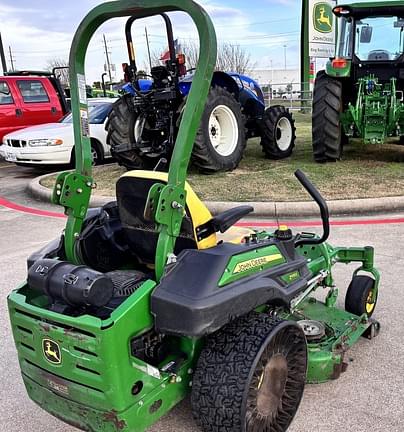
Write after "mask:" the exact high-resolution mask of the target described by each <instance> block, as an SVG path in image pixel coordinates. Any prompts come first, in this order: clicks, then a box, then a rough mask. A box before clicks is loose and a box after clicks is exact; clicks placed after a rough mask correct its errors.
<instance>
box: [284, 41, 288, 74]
mask: <svg viewBox="0 0 404 432" xmlns="http://www.w3.org/2000/svg"><path fill="white" fill-rule="evenodd" d="M287 47H288V46H287V45H284V46H283V56H284V59H285V70H286V48H287Z"/></svg>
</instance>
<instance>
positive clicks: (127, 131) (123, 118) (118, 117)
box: [105, 94, 143, 170]
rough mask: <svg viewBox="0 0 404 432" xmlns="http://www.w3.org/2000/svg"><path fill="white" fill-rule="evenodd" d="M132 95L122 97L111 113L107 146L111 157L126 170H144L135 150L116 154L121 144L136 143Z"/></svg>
mask: <svg viewBox="0 0 404 432" xmlns="http://www.w3.org/2000/svg"><path fill="white" fill-rule="evenodd" d="M130 98H131V95H129V94H126V95H124V96H122V97H120V98H119V99H118V100H117V101H116V102H115V103H114V104H113V106H112V110H111V113H110V114H109V117H108V122H107V124H106V126H105V128H106V129H107V131H108V134H107V144H109V145H110V146H111V155H112V157H114V158H115V160H116V161H117V162H118V163H119V165H122V166H124V167H125V168H126V169H128V170H131V169H141V168H143V163H142V159H141V158H140V157H139V156H138V154H137V153H136V151H135V150H128V151H125V152H116V151H115V149H116V147H117V146H118V145H120V144H129V143H134V142H135V131H134V129H135V122H136V117H137V116H136V113H135V112H134V111H133V110H132V109H131V108H130V102H129V99H130Z"/></svg>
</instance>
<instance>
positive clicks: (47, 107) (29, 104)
mask: <svg viewBox="0 0 404 432" xmlns="http://www.w3.org/2000/svg"><path fill="white" fill-rule="evenodd" d="M16 86H17V89H18V92H19V94H20V96H21V99H22V110H23V121H24V127H27V126H33V125H38V124H42V123H53V122H57V121H58V120H59V119H60V115H58V109H57V107H54V106H53V104H52V102H51V100H53V98H52V96H53V95H52V94H51V88H49V87H48V86H47V85H46V81H45V80H42V79H39V78H18V79H16ZM59 114H60V113H59Z"/></svg>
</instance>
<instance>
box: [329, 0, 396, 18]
mask: <svg viewBox="0 0 404 432" xmlns="http://www.w3.org/2000/svg"><path fill="white" fill-rule="evenodd" d="M334 14H335V15H336V16H338V17H340V16H345V17H348V16H351V17H353V18H355V19H361V18H366V17H371V16H399V17H404V4H403V2H402V1H392V2H384V1H383V2H380V1H379V2H369V3H352V4H347V5H338V6H336V7H335V8H334Z"/></svg>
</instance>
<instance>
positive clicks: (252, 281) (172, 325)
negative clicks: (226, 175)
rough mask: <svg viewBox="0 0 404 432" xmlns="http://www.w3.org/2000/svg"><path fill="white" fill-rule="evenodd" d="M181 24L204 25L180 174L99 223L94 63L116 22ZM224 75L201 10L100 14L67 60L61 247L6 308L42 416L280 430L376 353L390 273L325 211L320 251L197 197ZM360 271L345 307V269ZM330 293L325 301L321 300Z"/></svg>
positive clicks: (49, 249) (181, 4)
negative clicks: (332, 235) (156, 19)
mask: <svg viewBox="0 0 404 432" xmlns="http://www.w3.org/2000/svg"><path fill="white" fill-rule="evenodd" d="M174 10H180V11H184V12H186V13H188V14H189V15H190V16H191V18H192V19H193V21H194V22H195V24H196V27H197V29H198V32H199V38H200V50H201V53H203V55H201V56H200V61H199V64H198V68H197V71H196V76H195V79H194V81H193V84H192V88H191V92H190V94H189V97H188V100H187V104H186V108H185V112H184V115H183V117H182V121H181V125H180V130H179V134H178V136H177V139H176V143H175V148H174V153H173V157H172V160H171V163H170V167H169V172H168V173H162V172H157V171H154V172H148V171H131V172H128V173H126V174H124V175H123V176H122V177H121V178H120V179H119V180H118V182H117V185H116V195H117V201H116V202H112V203H110V204H108V205H105V206H104V207H102V208H98V209H91V210H88V205H89V198H90V195H91V190H92V188H93V187H94V182H93V178H92V176H91V145H90V139H89V136H88V135H89V133H88V120H87V118H88V117H87V102H86V91H85V77H84V59H85V54H86V50H87V47H88V43H89V41H90V39H91V36H92V35H93V34H94V32H95V31H96V29H97V28H98V27H99V26H100V25H101V24H102V23H103V22H105V21H106V20H108V19H110V18H113V17H118V16H125V15H126V16H134V15H136V16H139V17H146V16H151V15H155V14H160V13H163V12H169V11H174ZM215 60H216V36H215V32H214V29H213V26H212V22H211V20H210V19H209V17H208V15H207V14H206V12H205V11H204V10H203V9H202V8H201V7H200V6H199V5H198V4H196V3H194V2H193V1H191V0H186V1H185V0H120V1H114V2H109V3H105V4H102V5H100V6H98V7H96V8H95V9H93V10H92V11H91V12H90V13H89V14H88V15H87V17H86V18H85V19H84V20H83V22H82V23H81V24H80V26H79V28H78V30H77V32H76V34H75V37H74V39H73V44H72V48H71V54H70V76H71V90H72V92H71V96H72V110H73V119H74V133H75V144H76V145H75V151H76V169H75V171H74V172H65V173H62V174H60V175H59V176H58V178H57V181H56V185H55V189H54V194H53V201H54V202H55V203H58V204H60V205H62V206H64V207H65V211H66V215H67V216H68V219H67V224H66V229H65V231H64V233H63V235H62V236H61V237H60V238H59V239H57V240H55V241H54V242H52V243H50V244H49V245H47V246H46V247H44V248H43V249H42V250H40V251H38V252H37V253H35V254H33V255H31V256H30V257H29V259H28V277H27V280H26V281H25V282H24V283H22V284H21V285H20V286H19V287H18V288H17V289H16V290H15V291H13V292H12V293H11V294H10V295H9V298H8V305H9V312H10V319H11V324H12V329H13V334H14V339H15V343H16V347H17V351H18V358H19V362H20V367H21V372H22V377H23V380H24V384H25V386H26V389H27V392H28V394H29V396H30V398H31V399H32V400H34V401H35V402H36V403H37V404H38V405H39V406H41V407H42V408H43V409H44V410H46V411H48V412H49V413H51V414H53V415H54V416H56V417H58V418H59V419H61V420H63V421H65V422H67V423H69V424H71V425H74V426H76V427H77V428H79V429H83V430H86V431H97V432H99V431H103V432H104V431H105V432H107V431H144V430H145V429H146V428H147V427H148V426H150V425H151V424H153V423H154V422H156V420H157V419H158V418H160V417H161V416H163V415H164V414H165V413H167V412H168V411H169V410H170V409H171V408H173V407H174V405H176V404H177V403H178V402H179V401H181V400H182V399H184V398H185V397H186V396H187V395H188V394H190V395H191V403H192V411H193V414H194V416H195V419H196V421H197V423H198V425H199V426H200V428H201V430H204V431H223V432H225V431H226V432H230V431H232V432H237V431H285V430H287V428H288V426H289V424H290V423H291V421H292V419H293V417H294V415H295V413H296V411H297V409H298V406H299V403H300V400H301V397H302V394H303V389H304V385H305V383H306V382H309V383H320V382H324V381H327V380H330V379H335V378H338V376H339V375H340V373H341V372H343V371H344V370H345V368H346V363H345V362H344V354H345V352H346V351H347V350H348V349H349V348H350V346H352V345H353V344H354V343H355V342H356V341H357V340H358V339H359V338H360V337H361V336H367V337H369V338H372V337H373V336H375V335H376V334H377V333H378V330H379V324H378V322H377V321H375V320H373V319H372V318H370V317H371V315H372V313H373V311H374V308H375V304H376V300H377V294H378V286H379V273H378V271H377V270H376V269H375V268H374V266H373V249H372V248H371V247H364V248H339V247H337V248H334V247H332V246H330V245H329V244H328V243H326V239H327V238H328V234H329V222H328V210H327V205H326V203H325V202H324V200H323V199H322V197H321V195H320V194H319V193H318V191H317V190H316V189H315V188H314V186H313V185H312V184H311V183H310V182H309V181H308V180H307V178H306V177H305V176H304V174H303V173H302V172H300V171H298V172H297V173H296V175H297V177H298V179H299V180H300V182H301V183H302V185H303V186H304V187H305V188H306V189H307V191H308V192H309V193H310V195H311V196H312V197H313V199H314V200H315V201H316V202H317V203H318V204H319V206H320V209H321V215H322V220H323V228H324V232H323V234H322V236H321V237H319V236H317V235H315V234H308V233H292V232H291V230H290V229H288V228H287V227H285V226H280V227H279V228H278V229H277V230H276V231H275V232H266V231H264V232H262V231H260V232H259V231H254V230H250V229H245V228H235V227H234V226H233V225H234V224H235V223H236V222H237V221H238V220H239V219H240V218H241V217H243V216H246V215H247V214H249V213H250V212H251V211H253V209H252V208H251V207H249V206H241V207H237V208H234V209H232V210H229V211H226V212H224V213H221V214H219V215H217V216H215V217H212V215H211V214H210V213H209V211H208V209H207V208H206V207H205V206H204V204H203V203H202V202H201V201H200V200H199V199H198V197H197V196H196V194H195V193H194V192H193V190H192V189H191V187H190V186H189V184H188V183H187V182H186V174H187V167H188V163H189V159H190V156H191V152H192V143H193V142H194V139H195V134H196V131H197V128H198V126H199V122H200V118H201V115H202V112H203V108H204V105H205V99H206V96H207V94H208V90H209V85H210V82H211V78H212V73H213V68H214V65H215ZM337 262H339V263H350V262H358V263H359V264H360V267H359V268H358V269H357V270H356V271H355V272H354V274H353V279H352V282H351V284H350V286H349V288H348V292H347V295H346V298H345V310H344V309H341V308H338V307H336V301H337V294H338V289H337V288H336V286H335V285H334V282H333V277H332V266H333V265H334V264H335V263H337ZM316 289H318V290H321V291H322V290H323V289H324V290H325V291H326V293H327V294H326V296H325V300H324V301H320V300H318V299H316V298H315V297H314V296H312V294H313V292H314V291H315V290H316Z"/></svg>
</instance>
